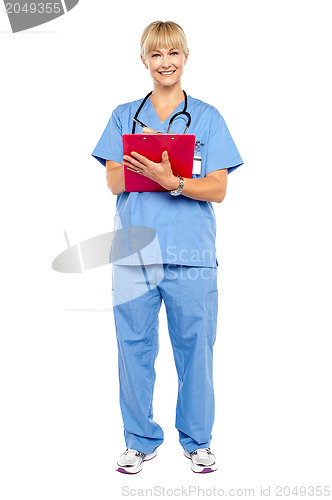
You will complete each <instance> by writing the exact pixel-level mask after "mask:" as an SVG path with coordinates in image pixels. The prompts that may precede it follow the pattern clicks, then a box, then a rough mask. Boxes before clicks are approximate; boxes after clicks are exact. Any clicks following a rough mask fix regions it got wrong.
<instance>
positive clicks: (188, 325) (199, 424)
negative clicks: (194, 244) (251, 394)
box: [160, 265, 218, 453]
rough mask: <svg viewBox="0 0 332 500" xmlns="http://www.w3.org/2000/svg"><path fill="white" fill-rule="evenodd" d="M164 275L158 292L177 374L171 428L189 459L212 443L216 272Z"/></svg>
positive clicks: (181, 269)
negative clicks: (165, 316) (173, 420)
mask: <svg viewBox="0 0 332 500" xmlns="http://www.w3.org/2000/svg"><path fill="white" fill-rule="evenodd" d="M164 270H165V277H164V279H163V281H162V283H161V284H160V289H161V293H162V297H163V299H164V302H165V306H166V313H167V320H168V329H169V334H170V339H171V343H172V349H173V354H174V360H175V365H176V369H177V373H178V400H177V407H176V422H175V425H176V428H177V429H178V431H179V441H180V444H181V445H182V447H183V448H184V449H185V450H186V451H187V452H189V453H190V452H191V451H194V450H196V449H197V448H208V447H210V442H211V439H212V427H213V423H214V411H215V400H214V388H213V346H214V343H215V340H216V331H217V315H218V289H217V273H218V268H217V267H214V268H202V267H191V266H176V265H166V266H165V268H164Z"/></svg>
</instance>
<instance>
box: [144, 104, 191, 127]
mask: <svg viewBox="0 0 332 500" xmlns="http://www.w3.org/2000/svg"><path fill="white" fill-rule="evenodd" d="M184 102H185V101H184V99H183V100H182V101H181V102H180V104H179V105H178V106H177V107H176V108H175V109H174V110H173V111H172V113H171V114H170V115H169V116H168V117H167V118H166V120H164V121H161V120H160V118H159V116H158V113H157V111H156V108H155V107H154V105H153V103H152V101H151V98H150V97H149V98H148V99H147V101H146V103H145V106H146V108H147V109H146V110H145V114H146V116H147V119H148V121H147V122H144V123H146V125H147V126H148V127H150V128H152V129H153V130H156V131H157V132H163V133H165V134H166V132H167V129H168V125H169V122H170V119H171V118H172V116H173V115H175V114H176V113H179V112H180V111H182V109H183V107H184ZM143 109H144V108H143ZM143 109H142V111H141V112H143ZM152 123H153V124H154V126H152V125H151V124H152ZM184 123H185V122H184ZM172 125H173V124H172ZM172 125H171V127H172ZM169 132H170V133H171V132H172V130H171V129H170V131H169Z"/></svg>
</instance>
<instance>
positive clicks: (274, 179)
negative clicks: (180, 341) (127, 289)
mask: <svg viewBox="0 0 332 500" xmlns="http://www.w3.org/2000/svg"><path fill="white" fill-rule="evenodd" d="M329 7H330V2H328V1H320V0H318V1H317V2H308V1H295V0H293V1H292V0H287V1H285V0H279V1H278V2H277V1H267V0H261V1H259V0H251V1H250V2H249V1H246V0H227V1H218V2H217V1H211V0H204V1H191V2H190V3H189V2H182V1H179V0H177V1H168V2H163V3H161V2H160V3H159V2H156V1H155V0H154V1H151V0H146V1H144V2H138V1H126V2H114V1H109V2H105V1H101V0H94V1H93V2H92V1H90V2H87V1H85V2H84V1H83V0H82V1H81V2H80V3H79V4H78V6H77V7H75V8H74V9H73V10H72V11H70V12H69V13H68V14H67V15H65V16H62V17H60V18H59V19H56V20H55V21H52V22H50V23H48V24H45V25H43V26H39V27H37V28H34V29H32V30H29V31H26V32H22V33H17V34H12V33H11V32H10V26H9V22H8V19H7V17H6V14H5V12H4V7H3V5H2V4H1V11H0V13H1V17H0V19H1V25H0V31H1V33H0V44H1V75H2V76H1V83H0V85H1V94H0V95H1V151H0V154H1V158H0V161H1V180H2V182H1V197H0V200H1V214H2V223H1V226H2V231H1V232H2V245H1V253H2V256H1V285H2V286H1V288H2V297H1V303H2V307H1V322H2V325H1V354H0V355H1V365H0V369H1V394H0V401H1V406H2V409H1V414H0V419H1V431H0V432H1V444H0V448H1V459H2V464H1V471H2V473H1V475H2V480H1V489H2V490H3V492H2V498H4V499H5V500H11V499H15V500H16V499H25V498H34V499H35V500H37V499H38V500H39V499H43V500H44V499H47V500H53V499H59V498H61V499H63V500H67V499H68V500H69V499H76V498H77V499H78V498H79V499H80V500H86V499H89V500H90V499H96V498H98V500H104V499H109V498H111V496H112V497H113V496H114V495H115V496H116V497H119V498H120V497H121V496H122V495H121V491H122V490H121V488H122V486H123V485H126V486H130V487H131V488H153V487H154V486H160V487H165V488H170V489H173V490H175V488H177V487H181V486H183V487H188V486H189V485H192V486H194V485H196V486H198V485H200V486H201V487H203V488H213V487H216V488H217V489H220V488H224V489H225V491H226V492H227V488H235V489H239V488H254V489H255V492H256V495H255V496H260V488H261V486H264V487H268V486H269V485H270V486H271V497H274V494H275V486H277V485H281V486H287V485H288V486H290V487H291V488H292V487H294V486H296V485H298V486H301V485H305V486H309V485H314V486H315V485H323V486H324V485H329V484H330V485H331V484H332V477H331V470H332V469H331V465H332V464H331V445H332V442H331V417H332V415H331V413H332V412H331V333H332V331H331V311H330V308H331V209H332V207H331V201H330V199H331V167H332V165H331V153H330V145H331V111H332V109H331V88H332V81H331V80H332V79H331V72H330V66H331V65H330V61H331V41H332V40H331V29H330V28H331V26H330V16H329V15H328V12H329V11H328V9H329ZM157 19H160V20H163V21H166V20H173V21H176V22H178V23H179V24H180V25H182V27H183V28H184V30H185V32H186V35H187V39H188V45H189V49H190V56H189V60H188V64H187V66H186V69H185V74H184V76H183V82H182V84H183V88H184V89H185V90H186V91H187V92H188V93H189V94H190V95H192V96H193V97H197V98H199V99H201V100H204V101H206V102H209V103H210V104H212V105H214V106H215V107H217V108H218V109H219V111H220V112H221V114H222V115H223V116H224V118H225V120H226V123H227V125H228V127H229V130H230V132H231V134H232V136H233V138H234V141H235V143H236V145H237V147H238V149H239V152H240V154H241V156H242V158H243V160H244V165H243V166H241V167H239V168H238V169H237V170H236V171H235V172H233V173H232V174H230V176H229V178H228V190H227V194H226V198H225V200H224V202H223V203H221V204H214V208H215V212H216V215H217V227H218V229H217V230H218V238H217V252H218V260H219V264H220V267H219V277H218V288H219V319H218V335H217V341H216V344H215V351H214V352H215V366H214V377H215V394H216V419H215V425H214V428H213V441H212V444H211V448H212V450H213V451H214V452H215V454H216V455H217V459H218V465H219V469H218V471H217V472H215V473H213V474H206V475H203V477H202V476H200V475H196V474H194V473H193V472H192V471H191V470H190V463H189V461H188V460H187V459H186V458H185V457H184V456H183V454H182V449H181V447H180V444H179V443H178V434H177V431H176V429H175V427H174V422H175V405H176V393H177V379H176V372H175V366H174V362H173V358H172V351H171V347H170V341H169V338H168V332H167V322H166V313H165V309H164V305H163V306H162V309H161V313H160V352H159V356H158V358H157V363H156V371H157V381H156V385H155V397H154V417H155V419H156V421H157V422H158V423H159V424H160V425H161V426H162V428H163V429H164V432H165V442H164V443H163V445H162V446H161V447H160V448H159V450H158V457H157V458H156V459H155V460H153V461H152V462H148V463H146V464H145V466H144V469H143V471H142V472H141V473H140V474H138V475H136V476H134V477H128V476H125V475H122V474H119V473H118V472H116V471H115V463H116V460H117V458H118V456H119V455H120V453H122V452H123V451H124V449H125V443H124V438H123V425H122V418H121V413H120V407H119V403H118V374H117V346H116V337H115V329H114V323H113V315H112V312H110V310H107V309H110V307H111V270H112V269H111V265H109V266H104V267H100V268H98V269H95V270H92V271H88V272H86V273H83V274H77V275H75V274H61V273H56V272H55V271H53V270H52V268H51V263H52V261H53V259H54V258H55V257H56V255H58V254H59V253H60V252H62V251H63V250H64V249H65V248H66V241H65V238H64V235H63V231H67V234H68V237H69V241H70V244H75V243H77V242H80V241H82V240H84V239H87V238H91V237H93V236H96V235H98V234H101V233H105V232H108V231H111V230H112V229H113V219H112V218H113V213H114V208H115V196H113V195H112V194H111V193H110V191H109V190H108V189H107V186H106V179H105V169H104V167H102V166H101V165H100V164H99V163H97V161H96V160H95V159H94V158H92V156H91V152H92V150H93V148H94V147H95V145H96V143H97V141H98V139H99V137H100V135H101V133H102V131H103V130H104V127H105V126H106V123H107V121H108V118H109V116H110V114H111V112H112V110H113V109H114V108H115V107H116V106H117V105H118V104H120V103H123V102H128V101H131V100H134V99H139V98H141V97H143V96H145V95H146V94H147V93H148V92H149V91H150V90H152V82H151V80H150V76H149V73H148V71H147V70H145V68H144V67H143V65H142V63H141V61H140V58H139V40H140V36H141V33H142V31H143V29H144V28H145V27H146V26H147V25H148V24H149V23H150V22H152V21H154V20H157ZM69 309H83V310H81V311H70V310H69ZM84 309H92V311H90V312H88V311H84ZM102 309H104V311H102ZM331 490H332V487H331ZM136 494H138V492H137V493H136ZM165 494H166V493H165ZM331 494H332V493H331ZM168 496H169V495H168ZM191 496H192V497H194V496H195V495H193V494H192V495H191ZM201 496H202V495H201ZM239 496H244V493H242V495H241V493H240V492H239ZM278 498H279V497H278ZM293 498H294V496H293Z"/></svg>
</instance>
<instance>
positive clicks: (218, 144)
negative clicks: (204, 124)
mask: <svg viewBox="0 0 332 500" xmlns="http://www.w3.org/2000/svg"><path fill="white" fill-rule="evenodd" d="M206 154H207V163H206V174H209V173H210V172H214V171H215V170H220V169H223V168H228V173H229V174H230V173H231V172H233V170H235V169H236V168H238V167H239V166H240V165H243V161H242V158H241V156H240V154H239V152H238V150H237V148H236V146H235V143H234V141H233V139H232V136H231V134H230V132H229V130H228V128H227V125H226V123H225V120H224V119H223V117H222V116H221V114H220V113H219V111H218V110H217V109H216V108H214V109H213V113H212V117H211V122H210V132H209V137H208V142H207V153H206Z"/></svg>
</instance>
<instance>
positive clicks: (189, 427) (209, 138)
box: [92, 21, 243, 474]
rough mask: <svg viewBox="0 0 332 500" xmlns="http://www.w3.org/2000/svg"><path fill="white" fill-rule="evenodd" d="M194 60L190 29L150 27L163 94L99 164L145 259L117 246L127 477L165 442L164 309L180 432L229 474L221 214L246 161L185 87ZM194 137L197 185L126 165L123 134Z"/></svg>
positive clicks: (126, 110) (207, 468)
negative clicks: (159, 416) (144, 186)
mask: <svg viewBox="0 0 332 500" xmlns="http://www.w3.org/2000/svg"><path fill="white" fill-rule="evenodd" d="M188 55H189V50H188V47H187V41H186V37H185V34H184V32H183V30H182V28H181V27H180V26H179V25H178V24H176V23H173V22H165V23H164V22H161V21H156V22H153V23H151V24H150V25H149V26H147V28H146V29H145V30H144V32H143V35H142V38H141V59H142V62H143V64H144V66H145V68H146V69H147V70H148V71H149V72H150V75H151V77H152V80H153V91H152V92H151V93H150V95H148V96H147V97H146V98H145V99H142V98H141V99H138V100H135V101H133V102H128V103H126V104H121V105H119V106H118V107H117V108H116V109H115V110H114V111H113V113H112V115H111V117H110V119H109V121H108V123H107V125H106V128H105V130H104V132H103V133H102V136H101V138H100V140H99V141H98V144H97V146H96V147H95V149H94V151H93V153H92V155H93V156H94V157H95V158H96V159H97V160H98V161H99V162H100V163H101V164H102V165H104V166H106V173H107V184H108V187H109V189H110V190H111V192H112V193H113V194H114V195H117V199H116V214H115V217H114V229H115V230H120V231H116V233H115V234H120V233H121V231H122V233H121V234H124V233H125V234H126V236H127V237H128V234H130V235H131V236H132V238H131V239H132V240H135V245H136V251H135V252H131V251H127V252H126V250H125V249H126V248H128V247H126V245H122V246H121V244H119V245H118V248H116V245H115V241H116V238H115V239H114V240H113V244H112V250H111V258H112V262H113V277H112V281H113V282H112V294H113V312H114V319H115V328H116V335H117V343H118V361H119V383H120V406H121V412H122V417H123V423H124V438H125V443H126V447H127V448H126V451H125V452H124V453H123V454H122V455H121V456H120V458H119V459H118V462H117V470H118V471H119V472H123V473H131V474H133V473H137V472H139V471H140V470H141V469H142V466H143V463H144V461H147V460H150V459H152V458H154V457H155V456H156V454H157V448H158V447H159V446H160V445H161V444H162V442H163V440H164V434H163V430H162V428H161V427H160V426H159V425H158V424H157V422H156V421H155V420H154V418H153V404H152V400H153V389H154V382H155V376H156V375H155V369H154V363H155V359H156V357H157V354H158V349H159V343H158V325H159V322H158V321H159V320H158V314H159V310H160V307H161V303H162V301H164V304H165V307H166V313H167V321H168V330H169V335H170V340H171V344H172V349H173V354H174V361H175V366H176V370H177V374H178V399H177V407H176V420H175V425H176V428H177V429H178V433H179V442H180V444H181V445H182V448H183V451H184V455H185V456H186V457H187V458H189V459H190V460H191V469H192V470H193V471H194V472H200V473H205V472H212V471H215V470H216V469H217V464H216V458H215V455H214V454H213V453H212V451H211V449H210V443H211V439H212V434H211V432H212V426H213V422H214V408H215V403H214V391H213V346H214V343H215V339H216V331H217V314H218V286H217V274H218V272H217V271H218V260H217V256H216V248H215V238H216V219H215V214H214V210H213V205H212V203H213V202H216V203H221V202H222V201H223V199H224V197H225V193H226V186H227V177H228V174H229V173H231V172H233V171H234V170H235V169H236V168H238V167H239V166H240V165H242V163H243V162H242V159H241V157H240V155H239V152H238V150H237V148H236V146H235V144H234V141H233V139H232V137H231V135H230V133H229V130H228V128H227V126H226V123H225V121H224V119H223V117H222V116H221V115H220V113H219V111H218V110H217V109H216V108H214V107H213V106H211V105H210V104H207V103H205V102H202V101H200V100H199V99H196V98H194V97H191V96H190V95H187V94H186V93H185V92H184V91H183V89H182V87H181V76H182V74H183V71H184V67H185V65H186V63H187V60H188ZM138 110H139V115H138V116H137V111H138ZM178 113H180V114H178ZM188 114H189V117H190V119H189V120H188ZM175 115H176V116H175ZM135 116H136V117H137V118H138V119H139V120H140V121H141V122H142V126H140V125H135V129H134V130H133V117H135ZM143 125H146V126H143ZM169 125H170V127H169ZM188 125H189V126H188ZM187 126H188V131H187V133H189V134H194V135H195V140H196V144H195V161H194V169H193V175H192V178H183V177H179V176H175V175H174V174H173V171H172V165H171V163H170V161H169V157H168V154H167V152H164V153H163V156H162V161H161V162H160V163H155V162H152V161H150V160H149V158H146V157H143V156H141V155H139V154H137V153H135V152H132V153H131V155H130V156H123V147H122V135H123V134H131V133H132V132H134V133H136V134H137V133H156V132H162V133H167V132H169V133H176V134H183V133H184V130H185V129H186V127H187ZM126 168H127V169H129V170H132V171H135V172H137V173H138V174H139V175H143V176H146V177H148V178H150V179H152V180H154V181H155V182H157V183H159V184H160V185H161V186H162V187H163V188H164V189H165V191H154V192H126V191H125V185H124V169H126ZM149 230H150V233H149ZM135 231H136V232H135ZM137 231H138V232H137ZM147 231H148V233H149V234H148V233H147ZM151 235H152V237H151ZM140 238H141V239H140ZM127 239H128V238H127ZM138 247H140V248H141V251H140V248H138ZM119 248H120V249H121V250H120V254H119ZM121 252H122V253H121Z"/></svg>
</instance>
